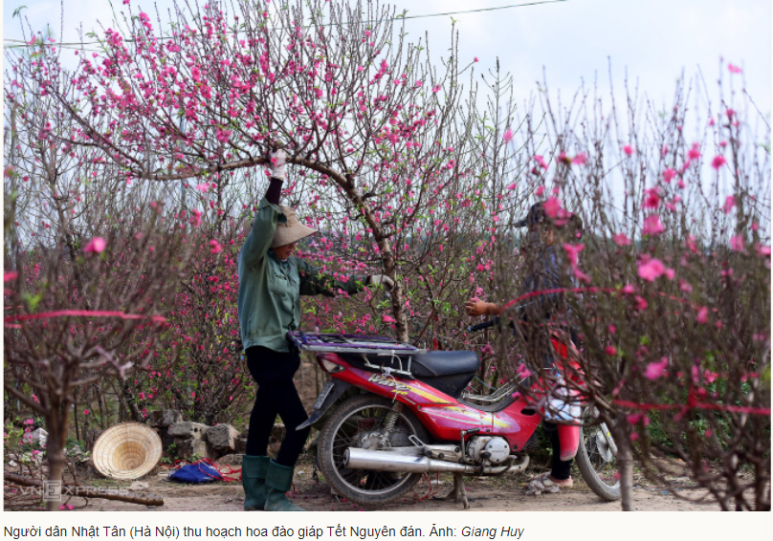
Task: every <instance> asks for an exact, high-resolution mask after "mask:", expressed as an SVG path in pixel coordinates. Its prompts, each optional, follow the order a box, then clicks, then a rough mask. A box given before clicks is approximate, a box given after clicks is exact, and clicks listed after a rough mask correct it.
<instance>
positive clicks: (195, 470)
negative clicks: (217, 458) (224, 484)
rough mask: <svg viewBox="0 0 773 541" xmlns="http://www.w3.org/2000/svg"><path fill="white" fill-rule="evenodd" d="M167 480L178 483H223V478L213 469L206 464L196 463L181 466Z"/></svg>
mask: <svg viewBox="0 0 773 541" xmlns="http://www.w3.org/2000/svg"><path fill="white" fill-rule="evenodd" d="M169 479H171V480H173V481H178V482H180V483H190V484H194V485H198V484H199V483H208V482H210V481H224V479H223V476H222V475H220V472H219V471H217V470H216V469H215V468H213V467H212V466H210V465H209V464H207V463H206V462H196V463H194V464H188V465H187V466H183V467H182V468H180V469H178V470H177V471H175V472H173V473H172V474H171V475H169Z"/></svg>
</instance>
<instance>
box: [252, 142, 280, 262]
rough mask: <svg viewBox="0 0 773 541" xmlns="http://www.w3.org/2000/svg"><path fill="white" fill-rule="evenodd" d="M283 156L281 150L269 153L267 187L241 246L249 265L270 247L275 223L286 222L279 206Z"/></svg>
mask: <svg viewBox="0 0 773 541" xmlns="http://www.w3.org/2000/svg"><path fill="white" fill-rule="evenodd" d="M285 158H286V154H285V152H284V151H283V150H278V151H276V152H272V153H271V178H269V181H268V189H267V190H266V195H265V196H264V197H263V199H261V200H260V204H259V205H258V212H257V214H255V219H254V220H253V222H252V229H251V230H250V233H249V235H247V240H245V241H244V246H242V258H243V261H244V263H246V264H247V265H249V266H251V265H254V264H256V263H257V262H258V261H260V260H261V259H262V258H263V257H265V255H266V252H268V249H269V248H270V247H271V241H272V240H273V238H274V233H275V232H276V226H277V224H278V223H286V222H287V217H286V216H285V215H284V214H283V213H282V211H281V210H280V208H279V198H280V195H281V194H282V184H283V183H284V180H285Z"/></svg>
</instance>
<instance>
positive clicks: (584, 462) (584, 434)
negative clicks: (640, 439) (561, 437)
mask: <svg viewBox="0 0 773 541" xmlns="http://www.w3.org/2000/svg"><path fill="white" fill-rule="evenodd" d="M597 416H598V412H597V411H596V409H595V408H594V407H589V408H586V409H585V411H583V422H585V423H593V422H594V420H595V419H596V417H597ZM616 454H617V447H616V446H615V443H614V440H613V439H612V434H611V432H610V431H609V428H607V426H606V424H604V423H598V424H591V425H590V426H583V427H580V448H579V449H578V450H577V467H578V468H579V469H580V473H581V474H582V478H583V479H585V482H586V483H587V484H588V487H590V489H591V490H592V491H593V492H594V493H595V494H596V495H597V496H598V497H600V498H601V499H603V500H607V501H610V502H611V501H615V500H619V499H620V479H619V478H618V476H617V460H616V456H615V455H616Z"/></svg>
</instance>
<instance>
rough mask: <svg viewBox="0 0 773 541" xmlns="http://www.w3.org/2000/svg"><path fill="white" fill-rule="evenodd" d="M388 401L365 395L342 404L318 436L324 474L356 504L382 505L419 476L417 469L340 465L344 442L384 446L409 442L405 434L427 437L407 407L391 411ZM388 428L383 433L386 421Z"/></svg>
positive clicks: (342, 493) (342, 457) (408, 489)
mask: <svg viewBox="0 0 773 541" xmlns="http://www.w3.org/2000/svg"><path fill="white" fill-rule="evenodd" d="M395 406H396V404H395V403H393V402H392V401H391V400H388V399H386V398H382V397H380V396H375V395H372V394H365V395H359V396H354V397H352V398H350V399H348V400H346V401H345V402H344V403H342V404H341V405H340V406H339V407H338V408H337V409H336V410H335V411H334V412H333V414H332V415H331V416H330V418H329V419H328V420H327V422H326V423H325V425H324V426H323V427H322V431H321V433H320V436H319V447H318V451H317V457H318V462H319V467H320V469H321V470H322V474H323V475H324V476H325V479H326V480H327V481H328V483H329V484H330V485H331V486H332V488H333V489H334V490H335V491H336V493H338V495H340V496H342V497H344V498H347V499H349V500H351V501H353V502H355V503H359V504H361V505H373V504H383V503H386V502H389V501H392V500H394V499H396V498H399V497H400V496H402V495H404V494H406V493H407V492H409V491H410V490H411V489H412V488H413V486H414V485H415V484H416V482H417V481H418V480H419V479H421V474H418V473H399V472H382V471H368V470H352V469H349V468H346V467H345V466H344V464H343V460H344V451H345V450H346V449H347V448H348V447H360V448H369V449H374V450H375V449H385V448H389V447H406V446H411V445H413V443H411V442H410V440H409V439H408V436H410V435H414V436H416V437H418V438H419V439H420V440H422V441H425V442H426V441H427V430H426V429H425V428H424V426H422V424H421V423H420V422H419V421H418V420H417V419H416V417H415V416H414V415H413V414H412V413H411V412H410V411H408V410H407V409H403V410H402V411H401V412H399V413H398V412H395V411H394V409H393V408H394V407H395ZM391 416H396V418H393V419H394V421H395V423H394V429H393V430H392V432H391V433H390V436H389V437H385V436H383V434H384V429H385V425H386V423H387V421H388V420H389V419H390V417H391Z"/></svg>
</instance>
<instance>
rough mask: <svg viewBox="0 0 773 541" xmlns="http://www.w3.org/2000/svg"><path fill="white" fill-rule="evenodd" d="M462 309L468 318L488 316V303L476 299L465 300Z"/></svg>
mask: <svg viewBox="0 0 773 541" xmlns="http://www.w3.org/2000/svg"><path fill="white" fill-rule="evenodd" d="M464 309H465V310H466V311H467V315H468V316H483V315H486V314H488V303H486V302H483V301H481V300H478V299H467V302H466V303H465V304H464Z"/></svg>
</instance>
